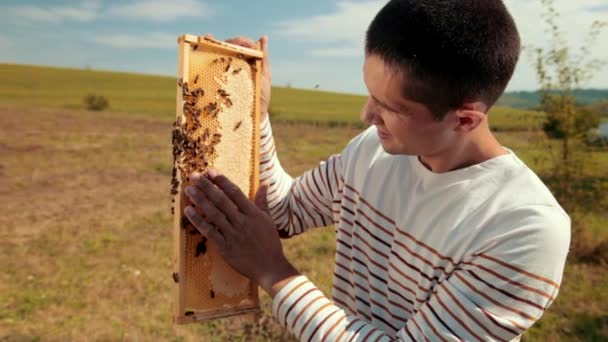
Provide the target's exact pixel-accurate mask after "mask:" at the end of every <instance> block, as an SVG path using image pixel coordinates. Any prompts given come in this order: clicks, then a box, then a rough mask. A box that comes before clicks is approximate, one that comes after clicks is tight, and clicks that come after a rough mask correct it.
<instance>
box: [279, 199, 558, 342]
mask: <svg viewBox="0 0 608 342" xmlns="http://www.w3.org/2000/svg"><path fill="white" fill-rule="evenodd" d="M506 218H507V220H505V221H504V222H502V223H499V222H496V224H507V222H508V224H509V225H511V227H512V229H511V230H509V231H508V233H506V236H502V237H497V239H496V240H494V241H488V247H487V249H485V250H483V251H480V252H478V253H475V254H472V255H471V258H470V260H468V261H463V262H461V263H460V264H459V265H457V267H456V268H455V270H454V271H453V272H452V273H451V274H450V275H449V276H448V277H447V278H446V279H445V280H444V281H443V282H440V283H439V284H437V285H435V287H434V289H432V293H431V295H430V296H429V298H428V299H427V301H426V302H424V303H423V304H421V305H420V306H419V307H418V308H417V309H416V310H415V311H414V313H413V314H412V316H410V317H409V318H408V319H407V321H404V322H403V324H402V325H401V328H400V330H399V331H397V333H396V334H389V333H388V332H385V331H382V330H380V329H378V328H376V327H375V326H374V325H373V324H371V323H370V322H368V321H366V320H364V319H362V318H360V317H357V316H356V315H354V314H353V313H349V312H348V311H346V310H344V309H343V308H341V307H339V306H337V305H335V304H334V303H332V302H331V301H330V300H329V299H328V298H326V297H325V296H324V295H323V293H321V291H319V289H318V288H316V287H315V286H314V285H313V284H312V283H311V282H310V281H309V280H308V279H307V278H306V277H304V276H301V277H298V278H295V279H293V280H292V281H290V282H289V283H288V284H287V285H286V286H285V287H284V288H282V289H281V290H280V291H279V293H277V295H276V296H275V298H274V299H273V315H274V316H275V317H276V318H277V319H278V321H279V323H280V324H282V325H283V326H285V327H286V328H287V329H289V330H290V331H291V332H292V333H293V334H294V335H295V336H296V337H297V338H298V340H300V341H395V340H397V341H513V340H518V339H519V338H520V336H521V335H522V334H523V333H524V332H525V331H526V330H527V329H528V328H530V326H532V324H533V323H534V322H536V321H537V320H538V319H539V318H540V317H541V316H542V314H543V313H544V312H545V310H547V308H548V307H549V306H550V305H551V303H552V302H553V301H554V300H555V297H556V296H557V293H558V291H559V286H560V282H561V277H562V274H563V268H564V264H565V259H566V255H567V253H568V248H569V242H570V220H569V218H568V217H567V215H565V213H563V212H559V211H558V210H556V209H555V208H551V207H544V206H535V207H527V208H520V209H518V210H515V211H513V212H511V213H510V214H509V215H507V216H506Z"/></svg>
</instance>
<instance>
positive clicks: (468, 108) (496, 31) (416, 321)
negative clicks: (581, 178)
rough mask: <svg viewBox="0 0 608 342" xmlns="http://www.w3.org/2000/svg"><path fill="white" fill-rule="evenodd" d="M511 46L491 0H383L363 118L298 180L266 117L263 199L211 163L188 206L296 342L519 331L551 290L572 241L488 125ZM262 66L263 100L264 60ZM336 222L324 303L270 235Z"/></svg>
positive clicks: (559, 214) (553, 206)
mask: <svg viewBox="0 0 608 342" xmlns="http://www.w3.org/2000/svg"><path fill="white" fill-rule="evenodd" d="M230 41H231V42H233V43H236V44H241V45H244V46H248V47H252V46H253V42H251V41H249V40H248V39H245V38H235V39H233V40H230ZM262 45H263V48H264V52H265V56H267V48H266V47H267V38H266V37H263V38H262ZM519 52H520V40H519V35H518V32H517V29H516V27H515V24H514V22H513V19H512V18H511V16H510V14H509V13H508V11H507V10H506V8H505V7H504V5H503V3H502V1H500V0H451V1H450V0H446V1H437V0H392V1H390V2H389V3H388V4H386V6H385V7H384V8H383V9H382V10H381V11H380V12H379V13H378V14H377V16H376V17H375V19H374V20H373V21H372V23H371V24H370V26H369V29H368V31H367V36H366V46H365V56H366V58H365V64H364V67H363V76H364V80H365V84H366V85H367V88H368V91H369V98H368V101H367V103H366V104H365V106H364V108H363V110H362V120H363V121H364V122H365V123H367V124H370V125H371V127H370V128H368V129H367V130H366V131H365V132H363V133H362V134H360V135H359V136H357V137H355V138H354V139H353V140H352V141H351V142H350V143H349V144H348V146H347V147H346V148H345V149H344V151H343V152H342V153H341V154H339V155H334V156H332V157H330V158H329V160H328V161H327V162H325V163H321V165H320V166H319V167H317V168H316V169H313V170H311V171H308V172H306V173H305V174H304V175H302V176H301V177H299V178H297V179H292V178H291V177H290V176H288V175H287V174H286V173H285V172H284V171H283V169H282V168H281V165H280V163H279V160H278V158H277V156H276V152H275V149H274V142H273V138H272V132H271V128H270V123H269V120H268V118H267V116H264V119H263V122H262V125H261V126H262V128H261V129H262V134H261V136H262V139H261V140H262V141H261V176H260V177H261V180H262V181H263V183H265V184H267V185H263V186H262V187H261V189H260V191H259V192H258V196H257V198H256V204H257V206H256V205H253V204H252V203H250V202H249V201H248V200H247V198H246V197H245V196H244V195H243V194H242V193H241V192H240V191H239V190H238V189H237V188H236V187H235V186H234V185H233V184H232V183H231V182H230V181H229V180H228V179H226V178H225V177H224V176H221V175H219V174H218V173H217V172H216V171H214V170H211V171H209V172H208V174H207V175H205V176H199V177H195V178H196V180H195V182H196V186H191V187H188V188H187V193H188V194H189V196H190V198H191V199H192V202H193V203H194V206H192V207H188V208H187V210H186V214H187V216H188V217H189V219H190V220H191V221H192V222H193V224H194V225H195V226H196V227H197V228H198V229H199V230H200V231H201V232H202V233H203V234H204V235H206V236H207V237H208V238H209V239H210V240H211V241H213V242H214V243H216V244H217V245H218V248H219V249H220V251H221V253H222V254H223V256H224V257H225V258H226V260H227V262H229V263H230V264H231V265H232V266H234V267H235V269H237V270H238V271H240V272H242V273H243V274H245V275H247V276H249V277H251V278H252V279H253V280H255V281H257V282H258V283H259V284H260V286H261V287H262V288H263V289H264V290H265V291H267V292H268V293H269V294H270V295H271V296H272V297H273V314H274V316H275V317H276V318H277V319H278V321H279V322H280V323H281V324H282V325H284V326H285V327H286V328H287V329H289V330H290V331H291V332H292V333H293V334H294V335H295V336H296V337H297V338H298V339H299V340H302V341H311V340H315V341H317V340H327V341H334V340H338V341H342V340H349V341H350V340H371V341H389V340H395V339H397V340H413V341H422V340H443V341H448V340H450V341H451V340H466V341H469V340H472V341H486V340H496V341H509V340H513V339H519V337H520V336H521V334H522V333H523V332H524V331H526V329H528V328H529V327H530V326H531V325H532V324H533V323H534V322H535V321H536V320H538V319H539V318H540V316H541V315H542V314H543V312H544V311H545V310H546V309H547V308H548V307H549V305H550V304H551V303H552V302H553V301H554V300H555V297H556V295H557V293H558V290H559V284H560V282H561V278H562V273H563V268H564V263H565V259H566V255H567V253H568V246H569V242H570V219H569V217H568V215H567V214H566V213H565V212H564V211H563V210H562V208H561V207H560V206H559V204H558V203H557V202H556V200H555V199H554V198H553V196H552V195H551V193H550V192H549V190H548V189H547V188H546V187H545V186H544V185H543V183H542V182H541V181H540V180H539V179H538V177H537V176H536V175H535V174H534V173H533V172H532V171H531V170H530V169H529V168H527V167H526V166H525V165H524V164H523V163H522V162H521V160H519V159H518V158H517V156H516V155H515V154H514V153H513V152H512V151H510V150H508V149H506V148H504V147H503V146H501V145H500V143H499V142H498V141H497V140H496V139H495V138H494V136H493V135H492V133H491V131H490V129H489V126H488V117H487V112H488V110H489V109H490V108H491V107H492V105H493V104H494V103H495V102H496V100H497V99H498V98H499V97H500V95H501V94H502V93H503V91H504V89H505V88H506V86H507V83H508V81H509V79H510V78H511V76H512V74H513V70H514V68H515V65H516V63H517V60H518V56H519ZM266 58H267V57H266ZM264 74H265V82H266V83H265V84H264V92H263V94H264V95H263V102H264V106H265V109H267V108H268V103H269V99H270V72H269V67H268V60H267V59H265V60H264ZM201 213H204V215H202V214H201ZM331 223H333V224H334V225H335V227H336V230H337V235H336V239H337V251H336V258H335V269H334V284H333V290H332V294H331V297H332V299H331V300H330V299H328V298H327V297H325V295H324V294H323V293H321V291H319V290H318V289H317V288H316V287H315V285H314V284H312V283H311V282H310V281H309V280H308V279H307V278H306V277H305V276H302V275H300V274H299V273H298V272H297V271H296V270H295V269H294V268H293V267H292V266H291V265H290V264H289V262H288V261H287V260H286V258H285V256H284V255H283V252H282V249H281V245H280V241H279V236H280V237H291V236H294V235H297V234H300V233H302V232H304V231H305V230H306V229H308V228H310V227H317V226H325V225H328V224H331Z"/></svg>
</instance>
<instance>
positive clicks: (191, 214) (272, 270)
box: [185, 170, 299, 296]
mask: <svg viewBox="0 0 608 342" xmlns="http://www.w3.org/2000/svg"><path fill="white" fill-rule="evenodd" d="M192 181H193V185H191V186H188V187H186V189H185V192H186V194H187V195H188V197H189V198H190V200H191V201H192V203H193V205H192V206H188V207H186V208H185V214H186V216H187V217H188V219H190V222H192V224H193V225H194V226H195V227H196V228H197V229H198V230H199V231H200V232H201V233H202V234H203V235H204V236H206V237H207V239H209V240H210V241H211V242H212V243H214V244H215V245H216V246H217V248H218V251H219V253H220V254H221V255H222V257H223V258H224V259H225V260H226V262H227V263H228V264H230V265H231V266H232V267H233V268H234V269H235V270H237V271H238V272H240V273H242V274H243V275H245V276H247V277H249V278H251V279H252V280H253V281H255V282H257V283H258V284H260V286H261V287H262V288H263V289H264V290H265V291H266V292H268V293H269V294H270V295H271V296H274V295H275V294H276V293H277V292H278V291H279V290H280V288H281V287H282V285H284V284H286V283H287V282H288V280H289V279H291V278H292V277H294V276H297V275H299V273H298V272H297V271H296V270H295V269H294V268H293V266H291V264H290V263H289V262H288V261H287V259H286V258H285V255H284V254H283V248H282V246H281V241H280V238H279V234H278V232H277V229H276V227H275V225H274V223H273V222H272V219H271V217H270V215H269V214H268V212H267V204H266V191H267V189H268V187H267V186H265V185H262V186H261V187H260V189H259V190H258V193H257V194H256V199H255V202H256V204H253V203H252V202H250V201H249V199H248V198H247V197H246V196H245V195H244V194H243V192H242V191H241V190H240V189H239V188H238V187H237V186H236V185H235V184H233V183H232V182H230V180H228V178H226V177H225V176H223V175H219V174H218V173H217V172H216V171H215V170H209V172H208V173H207V175H206V176H204V175H200V174H193V176H192Z"/></svg>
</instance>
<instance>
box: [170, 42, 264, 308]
mask: <svg viewBox="0 0 608 342" xmlns="http://www.w3.org/2000/svg"><path fill="white" fill-rule="evenodd" d="M237 58H240V59H244V58H245V56H243V55H241V54H239V55H238V56H237ZM232 61H233V58H232V57H219V58H216V59H214V60H213V61H212V63H213V64H217V63H222V64H224V63H225V64H226V65H225V67H224V73H225V74H227V73H229V72H230V73H231V74H233V75H237V74H238V73H240V72H241V71H242V68H238V69H234V70H230V69H231V66H232V64H231V63H232ZM250 65H251V63H250ZM251 67H252V68H254V69H255V63H254V64H253V65H251ZM198 80H199V75H196V76H195V78H194V80H193V82H192V85H193V87H192V88H195V89H190V86H189V85H188V82H184V81H183V80H182V79H179V81H178V86H179V87H180V88H181V91H182V98H183V100H184V103H183V113H184V116H185V117H186V118H188V120H185V121H183V120H181V119H180V118H178V119H177V120H176V121H175V122H173V131H172V135H171V140H172V143H173V170H172V174H171V176H172V177H171V195H173V196H175V195H177V194H178V193H179V191H178V189H179V186H180V180H179V179H178V175H177V170H179V171H180V174H181V176H182V179H183V180H185V181H186V182H189V181H190V175H191V174H192V173H193V172H198V173H204V172H205V171H206V170H207V169H208V167H209V159H208V158H209V157H210V156H211V155H213V154H215V146H216V145H217V144H219V143H220V141H221V138H222V135H221V134H220V133H213V134H212V133H211V132H210V130H209V128H205V129H204V130H203V131H202V134H197V133H198V132H200V128H201V127H202V125H201V121H200V119H201V117H202V115H208V116H209V117H211V118H217V116H218V115H219V114H220V112H221V110H222V108H229V107H231V106H232V105H233V102H232V99H231V98H230V94H229V93H228V92H227V91H225V90H224V89H218V91H217V96H216V99H217V101H212V102H209V103H208V104H207V105H206V106H204V107H203V108H202V109H201V108H197V107H198V106H197V104H198V103H199V100H200V99H202V98H203V97H204V96H205V91H204V90H203V89H202V88H201V87H195V86H194V85H196V84H197V82H198ZM241 124H242V121H239V122H237V123H236V124H235V125H234V127H233V131H236V130H237V129H239V127H241ZM171 202H172V204H173V205H172V206H171V214H172V215H174V214H175V208H174V204H175V198H173V199H172V200H171ZM180 224H181V228H182V229H185V230H187V232H188V234H190V235H200V236H201V240H200V241H199V242H198V243H197V245H196V248H195V257H198V256H200V255H204V254H205V253H206V252H207V238H206V237H205V236H203V235H202V234H200V233H199V232H198V230H197V229H196V228H195V227H194V225H192V223H191V222H190V221H189V220H188V218H187V217H185V216H183V217H182V219H181V223H180ZM173 280H174V281H175V282H178V280H179V277H178V275H177V274H176V273H174V274H173ZM210 297H211V298H214V297H215V293H214V292H213V290H211V292H210ZM192 314H193V312H187V313H186V315H187V316H188V315H192Z"/></svg>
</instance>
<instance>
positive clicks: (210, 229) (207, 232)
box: [184, 206, 226, 249]
mask: <svg viewBox="0 0 608 342" xmlns="http://www.w3.org/2000/svg"><path fill="white" fill-rule="evenodd" d="M184 214H185V215H186V217H187V218H188V219H189V220H190V222H192V224H193V225H194V227H195V228H196V229H198V231H199V232H201V234H203V235H204V236H206V237H207V239H209V240H211V241H213V243H214V244H215V245H216V246H218V248H220V249H224V248H225V246H226V240H225V239H224V236H223V235H222V234H220V233H219V231H218V230H217V228H215V227H214V226H213V225H211V224H210V223H209V222H207V221H205V220H204V219H203V217H202V216H201V214H199V213H198V211H196V209H194V207H192V206H187V207H186V208H185V209H184Z"/></svg>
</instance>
